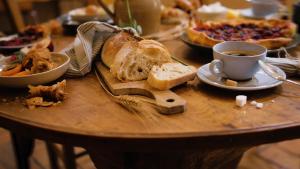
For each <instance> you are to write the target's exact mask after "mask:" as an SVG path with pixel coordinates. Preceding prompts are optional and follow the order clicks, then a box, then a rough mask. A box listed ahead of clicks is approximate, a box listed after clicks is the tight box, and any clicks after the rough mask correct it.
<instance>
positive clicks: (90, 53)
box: [61, 21, 137, 77]
mask: <svg viewBox="0 0 300 169" xmlns="http://www.w3.org/2000/svg"><path fill="white" fill-rule="evenodd" d="M121 30H127V31H128V32H131V33H132V34H134V35H137V33H136V31H135V30H134V29H132V28H119V27H117V26H112V25H110V24H107V23H104V22H97V21H91V22H86V23H84V24H82V25H80V26H79V27H78V29H77V35H76V38H75V40H74V43H73V44H72V46H71V48H70V47H69V48H66V49H64V50H63V51H61V52H64V53H66V54H67V55H68V56H69V57H70V59H71V61H70V66H69V68H68V70H67V72H66V74H65V75H66V76H68V77H81V76H84V75H85V74H87V73H89V72H90V71H91V69H92V62H93V60H94V58H95V56H96V55H97V54H98V53H99V51H100V49H101V47H102V45H103V44H104V42H105V40H106V39H108V38H109V37H110V36H111V35H113V34H116V33H117V32H120V31H121Z"/></svg>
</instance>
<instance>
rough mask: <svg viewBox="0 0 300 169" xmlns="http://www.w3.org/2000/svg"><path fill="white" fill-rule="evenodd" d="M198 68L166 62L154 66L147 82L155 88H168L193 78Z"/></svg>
mask: <svg viewBox="0 0 300 169" xmlns="http://www.w3.org/2000/svg"><path fill="white" fill-rule="evenodd" d="M195 75H196V68H195V67H193V66H185V65H183V64H181V63H165V64H163V65H161V66H153V67H152V69H151V71H150V73H149V76H148V79H147V82H148V84H149V85H150V86H152V87H153V88H156V89H159V90H168V89H170V88H172V87H174V86H177V85H179V84H182V83H184V82H187V81H189V80H193V79H194V78H195Z"/></svg>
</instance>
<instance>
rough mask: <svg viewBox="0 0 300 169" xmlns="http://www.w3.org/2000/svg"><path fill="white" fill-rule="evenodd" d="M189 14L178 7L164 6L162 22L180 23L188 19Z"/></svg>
mask: <svg viewBox="0 0 300 169" xmlns="http://www.w3.org/2000/svg"><path fill="white" fill-rule="evenodd" d="M188 18H189V15H188V14H187V13H186V12H184V11H183V10H181V9H178V8H170V7H167V8H164V9H163V10H162V12H161V20H162V23H165V24H178V23H181V22H182V21H183V20H187V19H188Z"/></svg>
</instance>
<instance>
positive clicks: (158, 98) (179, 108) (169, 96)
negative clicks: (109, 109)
mask: <svg viewBox="0 0 300 169" xmlns="http://www.w3.org/2000/svg"><path fill="white" fill-rule="evenodd" d="M95 68H96V72H97V74H99V77H100V78H101V79H103V81H104V82H105V84H106V86H107V87H108V89H109V90H110V92H111V93H112V94H113V95H116V96H120V95H139V96H145V97H147V98H151V99H153V100H154V102H155V105H156V107H159V112H160V113H161V114H166V115H169V114H177V113H182V112H184V111H185V108H186V101H185V100H184V99H183V98H181V97H180V96H178V95H176V94H175V93H174V92H173V91H171V90H163V91H162V90H157V89H154V88H152V87H151V86H150V85H149V84H148V83H147V81H146V80H142V81H134V82H120V81H119V80H118V79H116V78H115V77H113V76H112V74H111V72H110V71H109V68H108V67H106V66H105V65H104V64H103V63H102V62H100V61H99V62H96V63H95Z"/></svg>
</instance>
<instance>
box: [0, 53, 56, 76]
mask: <svg viewBox="0 0 300 169" xmlns="http://www.w3.org/2000/svg"><path fill="white" fill-rule="evenodd" d="M1 62H2V63H4V65H5V67H4V69H3V70H2V71H0V76H16V77H20V76H26V75H30V74H35V73H41V72H45V71H48V70H51V69H53V68H55V67H56V66H57V63H55V62H54V61H52V60H51V52H50V51H49V49H48V48H36V49H31V50H29V51H28V53H27V54H24V53H22V52H17V53H15V54H14V55H12V56H8V57H5V58H4V61H3V60H1Z"/></svg>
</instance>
